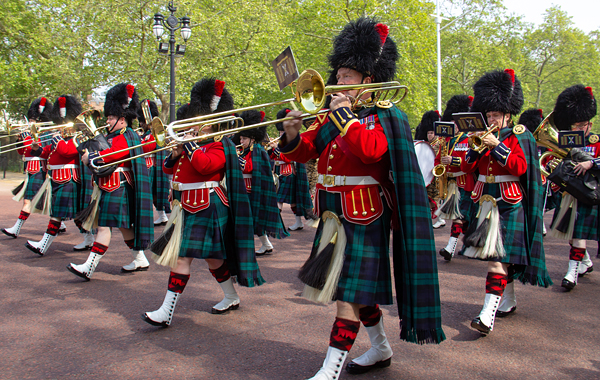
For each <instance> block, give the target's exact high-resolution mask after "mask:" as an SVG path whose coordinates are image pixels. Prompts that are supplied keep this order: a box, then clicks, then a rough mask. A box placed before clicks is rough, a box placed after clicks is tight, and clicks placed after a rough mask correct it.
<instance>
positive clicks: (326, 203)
mask: <svg viewBox="0 0 600 380" xmlns="http://www.w3.org/2000/svg"><path fill="white" fill-rule="evenodd" d="M317 194H318V197H319V208H320V212H321V214H322V213H323V212H324V211H326V210H330V211H333V212H334V213H335V214H336V215H338V216H340V220H341V221H342V225H343V226H344V231H345V232H346V238H347V240H348V241H347V243H346V249H345V251H344V255H345V256H344V265H343V267H342V273H341V275H340V279H339V282H338V288H337V293H336V300H338V301H345V302H352V303H357V304H362V305H370V306H373V305H375V304H380V305H392V304H393V303H394V300H393V296H392V275H391V269H390V258H389V257H390V249H389V247H390V219H391V215H392V213H391V210H390V208H389V207H388V205H387V202H386V200H385V199H383V197H382V201H383V205H384V211H383V215H382V216H381V217H379V219H377V220H375V221H373V222H372V223H371V224H369V225H366V226H365V225H361V224H354V223H350V222H348V221H347V220H346V219H343V214H342V204H341V197H340V194H339V193H329V192H327V191H324V190H317ZM322 230H323V223H322V221H320V222H319V226H318V228H317V233H316V234H315V240H314V243H313V244H314V245H316V246H318V244H319V241H320V238H321V233H322Z"/></svg>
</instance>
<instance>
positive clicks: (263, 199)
mask: <svg viewBox="0 0 600 380" xmlns="http://www.w3.org/2000/svg"><path fill="white" fill-rule="evenodd" d="M252 167H253V169H252V192H251V193H250V194H249V198H250V204H251V206H252V207H251V209H252V217H253V219H254V234H255V235H258V236H262V235H265V234H267V235H269V236H271V237H274V238H277V239H283V238H285V237H287V236H290V234H289V233H288V232H287V231H286V230H285V227H284V226H283V221H282V220H281V213H280V212H279V208H278V207H277V192H276V191H275V183H274V182H273V174H272V172H271V163H270V161H269V155H268V154H267V151H266V150H265V149H264V148H263V147H262V145H260V144H254V145H253V148H252Z"/></svg>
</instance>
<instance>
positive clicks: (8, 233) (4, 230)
mask: <svg viewBox="0 0 600 380" xmlns="http://www.w3.org/2000/svg"><path fill="white" fill-rule="evenodd" d="M2 232H4V235H8V236H10V237H11V238H15V239H16V238H17V237H18V236H17V235H15V234H13V233H12V232H8V231H7V230H6V228H3V229H2Z"/></svg>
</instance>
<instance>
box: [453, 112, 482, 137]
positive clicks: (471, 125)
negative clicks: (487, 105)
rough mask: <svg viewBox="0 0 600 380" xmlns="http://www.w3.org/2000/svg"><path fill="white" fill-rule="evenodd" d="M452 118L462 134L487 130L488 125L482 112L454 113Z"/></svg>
mask: <svg viewBox="0 0 600 380" xmlns="http://www.w3.org/2000/svg"><path fill="white" fill-rule="evenodd" d="M452 118H453V119H454V122H456V125H457V126H458V130H459V131H460V132H464V133H469V132H483V131H486V130H487V123H486V122H485V119H484V117H483V115H482V114H481V112H458V113H453V114H452Z"/></svg>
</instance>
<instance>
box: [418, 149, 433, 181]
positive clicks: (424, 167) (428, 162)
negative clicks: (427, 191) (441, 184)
mask: <svg viewBox="0 0 600 380" xmlns="http://www.w3.org/2000/svg"><path fill="white" fill-rule="evenodd" d="M414 143H415V153H416V154H417V161H418V162H419V168H421V174H423V179H424V180H425V186H428V185H429V184H430V183H431V181H433V172H432V170H433V167H434V166H435V152H434V150H433V148H432V147H431V146H430V145H429V143H428V142H427V141H415V142H414Z"/></svg>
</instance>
